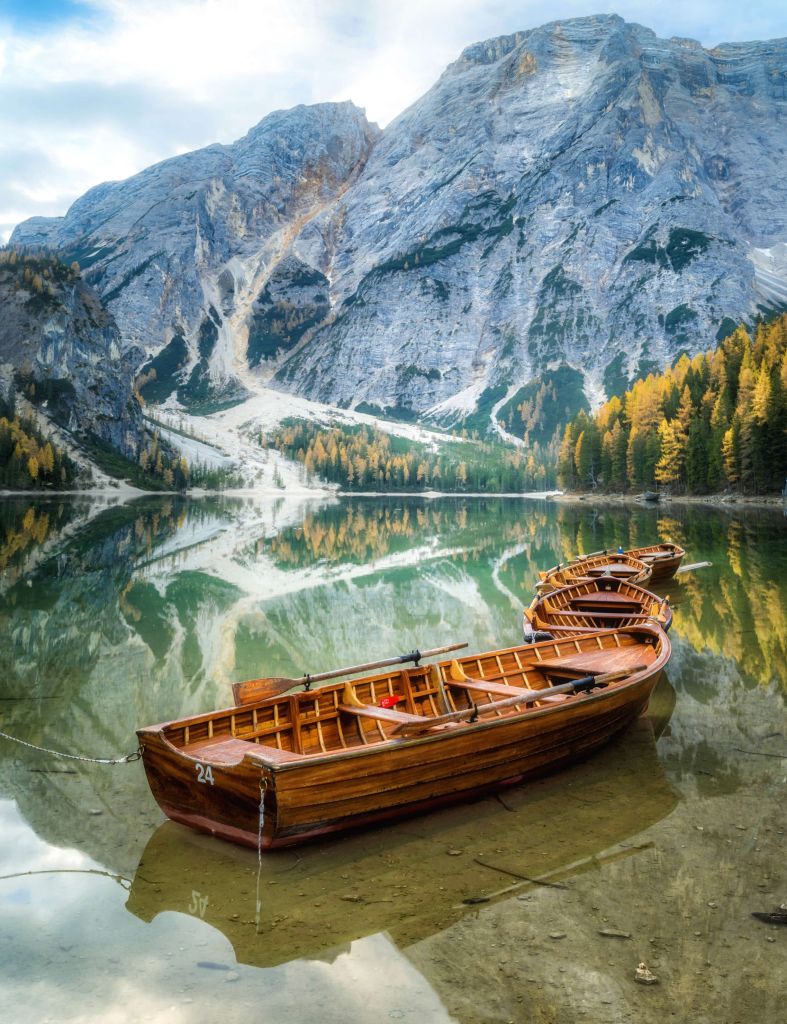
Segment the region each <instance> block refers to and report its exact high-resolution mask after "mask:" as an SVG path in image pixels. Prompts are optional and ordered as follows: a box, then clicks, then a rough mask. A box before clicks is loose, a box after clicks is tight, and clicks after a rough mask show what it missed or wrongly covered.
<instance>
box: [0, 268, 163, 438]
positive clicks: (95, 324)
mask: <svg viewBox="0 0 787 1024" xmlns="http://www.w3.org/2000/svg"><path fill="white" fill-rule="evenodd" d="M3 255H4V257H5V260H4V262H0V309H2V317H0V393H3V394H4V395H5V397H10V395H11V392H12V391H17V390H20V389H21V390H23V392H24V394H25V395H27V397H29V398H30V399H31V400H32V401H33V402H34V403H35V404H37V405H39V406H41V407H42V409H43V410H44V411H45V412H46V414H47V415H48V416H50V417H51V418H52V419H54V420H55V422H57V423H59V424H60V425H61V426H63V427H65V428H66V429H67V430H68V431H69V432H70V433H72V434H74V435H75V436H77V437H93V438H94V439H98V440H99V441H100V442H103V443H105V444H107V445H109V446H111V447H112V448H114V449H116V450H117V451H120V452H122V453H123V454H124V455H126V456H127V457H129V458H135V457H136V454H137V451H138V446H139V440H140V437H141V435H142V429H143V428H142V417H141V411H140V408H139V404H138V402H137V400H136V398H135V397H134V394H133V375H134V371H135V367H136V366H137V365H138V363H139V360H140V357H141V352H140V350H138V349H135V348H133V347H129V346H127V345H126V346H124V345H123V344H122V342H121V338H120V332H119V331H118V328H117V325H116V324H115V321H114V320H113V318H112V317H111V316H110V315H109V314H108V313H107V311H106V310H105V309H104V307H103V305H102V303H101V300H100V299H99V298H98V296H97V295H96V293H95V292H94V291H93V290H92V289H91V288H89V287H88V286H87V285H86V284H85V283H84V282H83V281H82V280H81V278H80V277H79V275H78V274H77V273H75V272H74V271H73V270H71V269H69V268H68V267H66V266H65V265H64V264H62V263H60V262H59V261H58V260H54V259H49V258H47V257H38V256H36V257H27V258H25V257H24V256H18V254H16V253H8V252H6V253H4V254H3ZM2 382H4V383H2Z"/></svg>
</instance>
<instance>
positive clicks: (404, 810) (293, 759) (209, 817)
mask: <svg viewBox="0 0 787 1024" xmlns="http://www.w3.org/2000/svg"><path fill="white" fill-rule="evenodd" d="M663 643H665V644H667V641H666V638H664V641H663ZM540 646H544V645H540ZM531 650H532V648H531ZM665 660H666V658H660V659H659V660H658V663H654V666H653V667H652V668H650V669H649V670H648V671H646V672H641V673H640V674H639V675H638V676H637V677H635V678H634V680H633V681H632V682H631V683H630V684H629V685H626V686H625V687H622V688H615V689H613V688H610V689H609V690H596V691H593V692H592V693H589V694H587V695H582V696H579V697H576V698H573V699H572V701H571V703H570V705H569V706H566V705H561V706H558V707H540V708H535V709H533V708H531V709H529V710H527V711H524V712H522V713H519V714H513V715H506V716H505V717H500V718H496V719H491V720H488V721H478V722H476V723H459V724H455V725H453V726H452V727H450V728H444V729H442V730H441V731H439V732H437V733H435V734H430V735H427V736H423V737H420V736H419V737H416V738H409V739H401V740H395V741H393V742H392V741H387V742H385V743H380V744H377V745H372V746H368V747H362V748H354V749H348V750H345V751H339V752H330V753H327V754H318V755H317V756H310V757H308V758H304V757H298V756H296V755H291V754H287V755H286V756H285V753H284V752H280V753H278V754H277V752H276V751H273V752H269V751H267V750H266V752H265V753H260V754H257V753H256V750H255V751H253V752H252V753H246V754H245V756H243V758H242V760H240V761H239V762H238V763H234V764H222V763H221V762H211V761H210V760H200V759H198V758H195V757H191V756H189V755H187V754H186V753H184V752H183V751H181V750H178V749H177V748H175V747H174V746H173V745H172V744H170V743H169V742H168V741H167V740H166V738H165V737H164V736H163V735H161V733H160V732H156V731H155V730H141V731H140V733H139V737H140V741H141V743H142V745H143V747H144V753H143V762H144V766H145V771H146V773H147V777H148V782H149V784H150V788H151V791H152V792H153V795H154V797H155V798H156V800H157V802H158V803H159V805H160V807H161V808H162V810H163V811H164V813H165V814H166V815H167V816H168V817H170V818H171V819H173V820H174V821H178V822H181V823H182V824H185V825H188V826H190V827H192V828H195V829H198V830H200V831H204V832H210V833H212V834H214V835H217V836H221V837H222V838H224V839H228V840H230V841H232V842H235V843H241V844H243V845H248V846H253V847H260V848H262V849H272V848H276V847H281V846H287V845H292V844H294V843H298V842H302V841H304V840H307V839H313V838H316V837H319V836H323V835H327V834H330V833H334V832H339V831H345V830H350V829H356V828H361V827H364V826H367V825H371V824H375V823H378V822H382V821H386V820H390V819H394V818H399V817H402V816H409V815H413V814H417V813H421V812H423V811H426V810H430V809H432V808H435V807H439V806H443V805H446V804H451V803H456V802H459V801H463V800H469V799H474V798H476V797H479V796H482V795H484V794H485V793H488V792H490V791H492V790H495V789H498V788H501V787H504V786H509V785H513V784H515V783H518V782H521V781H523V780H524V779H527V778H531V777H536V776H539V775H543V774H545V773H546V772H550V771H553V770H555V769H557V768H559V767H561V766H564V765H568V764H571V763H573V762H576V761H579V760H582V759H584V758H586V757H588V756H590V755H591V754H592V753H593V752H594V751H596V750H598V749H599V748H600V747H602V746H603V745H604V744H605V743H606V742H607V741H608V740H609V739H610V738H611V737H612V736H614V735H616V734H617V733H619V732H620V731H621V730H622V729H624V728H625V727H626V726H627V725H628V724H629V723H630V722H631V721H632V720H634V719H635V718H636V717H637V716H638V715H639V714H640V713H641V712H642V711H643V710H644V709H645V707H646V706H647V703H648V700H649V697H650V694H651V692H652V690H653V688H654V687H655V686H656V684H657V682H658V680H659V678H660V676H661V673H662V668H663V663H664V661H665ZM259 749H262V748H259ZM207 756H208V755H207V752H206V757H207Z"/></svg>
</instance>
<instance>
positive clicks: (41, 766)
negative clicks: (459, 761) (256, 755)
mask: <svg viewBox="0 0 787 1024" xmlns="http://www.w3.org/2000/svg"><path fill="white" fill-rule="evenodd" d="M785 527H787V519H785V518H784V516H783V515H782V513H781V511H780V510H779V511H748V512H745V513H744V512H742V513H737V512H730V511H727V510H723V511H722V510H713V509H707V508H700V507H698V506H689V507H678V506H673V507H670V508H669V509H667V510H659V509H640V508H636V509H630V508H626V507H622V506H607V507H602V506H591V505H589V504H587V503H584V504H577V505H572V506H568V505H560V506H558V505H554V504H550V503H546V502H537V501H517V500H499V499H496V500H486V499H461V498H452V499H445V500H436V501H428V500H424V499H415V498H413V499H410V498H400V497H397V498H393V499H390V500H387V499H379V498H374V499H361V498H356V499H350V500H343V501H335V502H333V503H324V504H321V503H320V502H311V503H308V502H307V503H301V504H298V503H293V502H292V501H290V500H284V499H278V500H277V501H274V502H268V503H260V502H254V501H250V500H246V499H235V500H230V499H209V500H208V499H206V500H201V501H195V500H186V499H178V498H166V499H161V498H156V499H145V500H142V501H140V502H136V503H132V504H128V505H115V506H111V505H100V504H97V503H94V502H89V501H80V502H74V501H66V500H63V499H52V500H41V501H32V500H30V499H18V500H5V501H4V502H3V503H2V504H0V670H1V671H0V730H2V731H4V732H6V733H9V734H11V735H13V736H17V737H20V738H22V739H25V740H27V741H29V742H31V743H34V744H38V745H41V746H46V747H52V748H56V749H58V750H63V751H68V752H71V753H74V754H80V755H85V756H93V757H95V756H99V757H107V756H114V755H118V754H124V753H127V752H129V751H131V750H132V749H133V748H134V746H135V737H134V730H135V728H136V727H137V726H139V725H143V724H151V723H153V722H157V721H163V720H167V719H170V718H177V717H181V716H183V715H186V714H190V713H194V712H199V711H201V710H208V709H211V708H214V707H217V706H222V705H226V704H228V703H229V702H230V684H231V682H233V681H235V680H240V679H244V678H249V677H252V676H259V675H301V674H303V673H304V672H307V671H310V672H318V671H321V670H326V669H329V668H332V667H335V666H337V665H341V664H350V663H353V662H357V661H366V660H371V659H374V658H377V657H385V656H388V655H391V654H397V653H401V652H404V651H407V650H410V649H412V648H414V647H420V648H422V649H424V648H427V647H430V646H438V645H442V644H446V643H450V642H453V641H460V640H461V641H467V643H468V644H469V645H470V649H471V650H485V649H489V648H495V647H503V646H507V645H510V644H513V643H516V642H517V641H518V638H519V636H520V630H521V613H522V606H523V604H524V603H527V602H528V601H529V600H530V597H531V594H532V586H533V582H534V580H535V579H536V573H537V569H538V568H543V567H547V566H550V565H552V564H554V563H555V562H557V561H562V560H565V559H566V558H568V557H570V556H572V555H574V554H576V553H578V552H587V551H595V550H598V549H600V548H604V547H609V546H613V545H614V546H617V545H618V544H622V545H623V546H624V547H630V546H636V545H642V544H647V543H652V542H653V541H654V540H656V539H657V538H661V539H671V540H674V541H677V542H679V543H680V544H682V545H683V546H684V547H685V548H686V549H687V550H688V553H689V554H688V559H687V560H688V561H691V562H697V561H702V560H708V561H711V562H712V563H713V564H712V566H711V567H709V568H705V569H702V570H699V571H697V572H695V573H691V574H688V575H686V576H684V577H682V579H681V580H680V581H678V580H671V581H669V582H668V583H667V585H666V586H664V587H663V588H661V589H660V592H661V593H662V594H663V593H669V594H670V598H671V601H672V603H673V606H674V609H675V612H674V626H673V631H672V639H673V657H672V660H671V663H670V666H669V669H668V677H669V678H668V680H665V681H664V682H663V683H662V684H661V685H660V687H659V689H658V691H657V693H656V694H655V696H654V700H653V702H652V704H651V708H650V710H649V714H648V717H647V718H645V719H642V720H640V721H639V722H638V723H637V724H636V726H635V727H634V728H632V729H631V730H630V731H629V732H628V733H626V734H625V735H624V736H622V737H621V738H620V739H618V740H616V741H615V742H614V743H613V744H611V745H610V746H609V747H608V748H607V749H605V750H604V751H603V752H602V753H600V754H599V755H598V756H596V757H595V758H593V759H592V760H591V761H588V762H587V763H585V764H582V765H578V766H575V767H574V768H572V769H571V770H569V771H566V772H563V773H560V774H558V775H554V776H552V777H550V778H547V779H544V780H541V781H539V782H537V783H534V784H531V785H529V786H526V787H521V788H518V789H513V790H509V791H507V792H506V793H504V794H503V795H502V796H501V797H500V798H494V797H492V798H488V799H486V800H482V801H479V802H476V803H472V804H469V805H467V806H460V807H455V808H453V809H451V810H448V811H443V812H439V813H435V814H431V815H427V816H422V817H416V818H413V819H411V820H408V821H407V822H404V823H399V824H396V825H394V826H391V827H386V828H379V829H375V830H372V831H369V832H366V833H363V834H360V835H356V836H351V837H348V838H345V839H339V840H334V841H331V842H325V843H319V844H315V845H311V846H305V847H303V848H302V849H300V850H298V851H295V852H286V851H285V852H282V853H277V854H268V855H265V856H264V857H263V858H262V861H261V863H260V862H258V858H257V855H256V854H255V853H254V851H248V850H242V849H238V848H235V847H232V846H230V845H228V844H224V843H221V842H220V841H217V840H214V839H211V838H209V837H204V836H198V835H196V834H194V833H191V832H189V831H187V830H185V829H182V828H181V827H179V826H176V825H174V824H172V823H168V822H165V821H164V820H163V818H162V815H161V813H160V812H159V810H158V808H157V807H156V805H155V803H154V802H153V800H152V798H151V797H150V795H149V792H148V790H147V786H146V783H145V780H144V775H143V772H142V769H141V767H140V765H138V764H136V765H126V766H116V767H109V766H105V765H97V764H92V763H88V762H80V761H70V760H60V759H56V758H53V757H50V756H48V755H46V754H43V753H39V752H36V751H33V750H30V749H29V748H26V747H22V746H20V745H17V744H13V743H11V742H9V741H7V740H4V739H0V837H2V838H0V876H2V878H0V1021H2V1022H3V1024H15V1022H17V1021H18V1022H20V1024H21V1022H25V1024H27V1022H34V1024H37V1022H43V1021H49V1020H51V1021H53V1022H54V1021H57V1022H68V1021H72V1022H79V1024H83V1022H91V1024H92V1022H102V1024H104V1022H110V1024H112V1022H126V1021H129V1022H131V1021H134V1022H136V1021H143V1020H152V1021H158V1020H165V1019H166V1020H167V1021H168V1022H176V1024H177V1022H180V1021H183V1022H203V1021H204V1022H206V1024H207V1022H213V1021H217V1020H220V1021H222V1024H232V1022H236V1021H237V1022H246V1021H267V1020H276V1021H283V1022H300V1021H307V1020H311V1019H312V1018H314V1017H315V1016H316V1017H317V1018H318V1019H319V1020H320V1021H321V1022H334V1021H336V1022H337V1024H338V1022H356V1021H357V1022H361V1021H363V1022H366V1021H369V1022H371V1021H385V1020H403V1021H410V1022H417V1024H420V1022H432V1021H435V1022H437V1021H450V1020H454V1021H461V1022H463V1024H470V1022H479V1024H480V1022H483V1024H486V1022H498V1021H500V1022H505V1021H514V1022H516V1024H519V1022H520V1021H521V1022H525V1021H527V1022H549V1024H563V1022H566V1024H570V1022H573V1021H583V1020H584V1021H604V1022H607V1021H609V1022H618V1021H621V1022H622V1021H646V1022H649V1021H654V1022H656V1021H659V1022H661V1021H663V1020H665V1019H671V1020H676V1021H689V1020H690V1021H692V1022H703V1021H708V1022H710V1021H712V1022H713V1024H728V1022H729V1024H732V1022H735V1021H741V1022H743V1021H745V1022H747V1024H748V1022H750V1021H757V1022H766V1024H770V1022H771V1021H773V1022H776V1021H781V1020H783V1017H784V995H783V979H784V977H785V976H787V953H786V946H785V943H786V942H787V936H785V929H784V928H783V927H782V928H779V927H777V926H773V925H767V924H764V923H762V922H760V921H758V920H756V919H755V918H753V917H752V916H751V914H752V912H753V911H773V910H774V908H775V907H776V906H778V905H779V904H781V903H787V877H785V857H784V852H785V844H784V829H785V813H784V807H785V799H784V797H785V793H784V788H785V777H786V776H787V717H786V716H785V696H786V695H787V673H786V672H785V658H786V657H787V650H785V648H787V600H786V598H787V583H786V582H785V581H786V580H787V529H785ZM603 932H607V933H609V932H613V933H616V934H601V933H603ZM624 936H627V937H624ZM640 961H644V962H645V963H646V964H647V966H648V967H649V968H650V969H651V971H652V972H653V973H654V974H656V975H657V977H658V979H659V983H658V984H656V985H653V986H647V987H646V986H643V985H639V984H637V983H636V982H635V980H634V973H635V969H636V967H637V964H638V963H639V962H640Z"/></svg>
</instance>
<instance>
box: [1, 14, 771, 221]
mask: <svg viewBox="0 0 787 1024" xmlns="http://www.w3.org/2000/svg"><path fill="white" fill-rule="evenodd" d="M605 11H606V13H611V12H613V11H614V13H617V14H620V15H621V16H622V17H624V18H625V19H626V20H628V21H635V22H638V23H639V24H641V25H646V26H647V27H649V28H652V29H653V30H654V31H655V32H657V33H658V35H660V36H665V37H669V36H686V37H690V38H693V39H698V40H699V41H700V42H701V43H703V45H705V46H713V45H715V44H717V43H720V42H736V41H742V40H752V39H772V38H776V37H782V36H785V35H787V8H786V7H785V5H784V2H783V0H749V2H747V3H745V4H742V3H741V2H740V0H690V2H686V0H681V2H677V0H661V2H659V3H655V2H654V0H618V2H616V3H615V5H614V7H605V6H604V4H603V3H602V0H589V2H588V0H518V2H515V0H284V2H282V0H275V2H271V0H167V2H162V0H0V241H4V240H6V239H7V238H8V235H9V234H10V231H11V229H12V228H13V227H14V225H15V224H17V223H18V222H19V221H21V220H24V219H25V218H27V217H31V216H36V215H47V216H49V215H62V214H63V213H65V212H66V210H67V209H68V207H69V206H70V204H71V203H72V202H73V201H74V200H75V199H76V198H78V197H79V196H80V195H82V193H84V192H85V191H86V190H87V189H88V188H90V187H92V186H93V185H96V184H99V183H100V182H102V181H109V180H117V179H121V178H126V177H128V176H129V175H131V174H134V173H136V172H137V171H140V170H142V169H143V168H145V167H148V166H150V164H152V163H155V162H157V161H158V160H163V159H165V158H166V157H168V156H173V155H174V154H177V153H184V152H188V151H189V150H192V149H197V148H199V147H201V146H206V145H209V144H211V143H213V142H223V143H228V142H232V141H234V140H235V139H237V138H239V137H240V136H242V135H244V134H245V133H246V132H247V131H248V129H249V128H250V127H252V125H255V124H257V122H258V121H260V120H261V119H262V118H263V117H264V116H265V115H266V114H268V113H269V112H270V111H272V110H277V109H280V108H283V107H291V106H294V105H296V104H298V103H319V102H325V101H333V100H346V99H350V100H352V101H353V102H354V103H356V104H357V105H358V106H359V107H363V108H364V109H365V110H366V113H367V116H368V117H369V118H370V120H373V121H377V123H378V124H380V125H381V126H385V124H387V123H388V122H389V121H390V120H392V118H394V117H395V116H396V115H397V114H399V113H400V112H401V111H402V110H404V109H405V108H406V107H407V106H409V105H410V104H411V103H412V102H413V101H414V100H416V99H417V98H418V97H419V96H420V95H422V94H423V93H424V92H426V91H427V89H429V87H430V86H431V85H432V84H433V83H434V81H435V80H436V79H437V78H438V76H439V75H440V73H441V72H442V70H443V69H444V68H445V66H446V65H447V64H449V63H450V62H451V61H452V60H454V59H455V58H456V57H457V56H458V55H459V53H460V52H461V50H462V49H463V48H464V47H465V46H467V45H469V44H470V43H474V42H478V41H479V40H483V39H489V38H492V37H494V36H499V35H505V34H508V33H511V32H516V31H521V30H526V29H529V28H535V27H536V26H538V25H541V24H544V23H546V22H549V21H554V20H556V19H564V18H569V17H581V16H584V15H589V14H598V13H602V12H605Z"/></svg>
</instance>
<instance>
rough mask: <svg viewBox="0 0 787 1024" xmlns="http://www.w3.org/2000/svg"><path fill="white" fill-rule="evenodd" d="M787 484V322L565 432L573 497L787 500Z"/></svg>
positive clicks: (565, 479) (741, 336)
mask: <svg viewBox="0 0 787 1024" xmlns="http://www.w3.org/2000/svg"><path fill="white" fill-rule="evenodd" d="M785 475H787V315H784V316H781V317H779V318H778V319H777V320H775V321H773V322H772V323H770V324H767V325H766V324H760V325H758V326H757V328H756V330H755V332H754V337H753V338H752V337H751V335H750V334H749V333H748V332H747V330H746V329H745V328H744V327H738V328H737V329H736V330H735V331H734V332H733V334H731V335H730V337H728V338H727V339H725V340H724V341H723V342H722V343H721V344H720V345H719V347H718V348H716V349H715V350H712V351H708V352H703V353H700V354H699V355H696V356H695V357H694V358H693V359H690V358H689V357H688V356H685V355H684V356H682V357H681V358H680V359H679V360H678V361H677V363H676V364H675V365H674V366H672V367H670V368H668V369H667V370H665V372H664V373H662V374H657V375H656V374H651V375H650V376H649V377H647V378H646V379H644V380H638V381H636V383H635V384H634V385H633V386H632V387H631V388H630V390H628V391H627V392H626V393H625V394H624V395H623V396H622V397H617V396H615V397H613V398H610V400H609V401H608V402H605V403H604V405H602V406H601V408H600V409H599V410H598V411H597V412H596V413H595V414H593V415H588V414H586V413H584V412H582V413H580V414H579V415H578V416H577V417H575V418H574V419H573V420H572V421H571V422H570V423H569V424H568V425H567V427H566V429H565V432H564V434H563V441H562V443H561V447H560V454H559V459H558V476H559V479H560V481H561V483H562V485H563V486H564V487H567V488H570V489H580V490H584V489H589V488H602V489H606V490H628V489H642V488H647V487H655V486H664V487H668V488H669V489H670V490H672V491H674V492H685V493H692V494H703V493H710V492H716V491H722V490H725V489H729V488H732V489H734V490H736V491H741V492H744V493H747V494H763V493H769V492H774V491H779V490H781V488H782V487H783V486H784V482H785Z"/></svg>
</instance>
